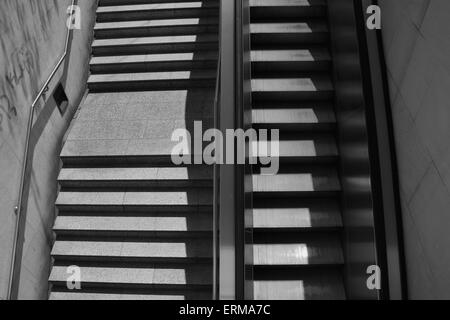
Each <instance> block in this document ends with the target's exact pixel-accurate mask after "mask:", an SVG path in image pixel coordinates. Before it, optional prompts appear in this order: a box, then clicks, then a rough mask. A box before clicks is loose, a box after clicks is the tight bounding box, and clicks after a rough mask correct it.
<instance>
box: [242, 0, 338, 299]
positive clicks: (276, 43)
mask: <svg viewBox="0 0 450 320" xmlns="http://www.w3.org/2000/svg"><path fill="white" fill-rule="evenodd" d="M250 5H251V49H252V53H251V59H252V99H253V106H252V107H253V111H252V118H253V120H252V121H253V127H254V128H256V129H280V171H279V173H278V174H277V175H272V176H269V175H262V174H260V167H258V166H254V168H253V170H254V171H253V196H254V199H253V201H254V217H253V235H254V239H253V240H254V244H253V268H254V298H255V299H257V300H259V299H262V300H264V299H288V300H293V299H344V298H345V290H344V285H343V277H342V270H341V269H342V266H343V263H344V258H343V251H342V245H341V228H342V219H341V213H340V206H339V202H338V199H339V198H338V196H339V192H340V181H339V176H338V172H337V161H338V159H339V152H338V148H337V145H336V140H335V136H336V134H335V128H336V118H335V114H334V110H333V82H332V79H331V70H330V68H331V63H332V58H331V56H330V50H329V35H328V26H327V7H326V0H250Z"/></svg>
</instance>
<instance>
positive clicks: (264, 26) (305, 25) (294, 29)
mask: <svg viewBox="0 0 450 320" xmlns="http://www.w3.org/2000/svg"><path fill="white" fill-rule="evenodd" d="M250 32H251V33H252V34H263V33H282V34H290V33H309V34H312V33H317V32H321V33H324V32H328V27H327V25H326V23H325V22H324V21H307V22H259V23H251V24H250Z"/></svg>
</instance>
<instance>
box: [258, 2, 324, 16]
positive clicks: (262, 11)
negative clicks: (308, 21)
mask: <svg viewBox="0 0 450 320" xmlns="http://www.w3.org/2000/svg"><path fill="white" fill-rule="evenodd" d="M250 7H251V18H252V21H255V20H266V19H270V20H272V19H277V20H278V19H279V20H281V19H295V18H305V17H308V18H313V17H324V16H326V14H327V8H326V1H325V0H250Z"/></svg>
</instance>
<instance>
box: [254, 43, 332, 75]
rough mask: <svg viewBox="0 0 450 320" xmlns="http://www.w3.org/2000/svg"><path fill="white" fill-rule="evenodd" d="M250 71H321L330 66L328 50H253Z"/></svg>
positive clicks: (257, 72)
mask: <svg viewBox="0 0 450 320" xmlns="http://www.w3.org/2000/svg"><path fill="white" fill-rule="evenodd" d="M251 59H252V73H253V74H254V75H255V77H258V74H261V73H266V74H267V73H287V72H295V71H300V72H302V71H323V70H328V69H329V68H330V67H331V56H330V53H329V50H328V49H327V48H324V47H317V48H312V49H291V50H288V49H284V50H253V51H252V52H251Z"/></svg>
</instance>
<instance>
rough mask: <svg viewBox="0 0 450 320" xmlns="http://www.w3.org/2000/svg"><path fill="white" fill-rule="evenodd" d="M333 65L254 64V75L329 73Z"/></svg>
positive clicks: (311, 63)
mask: <svg viewBox="0 0 450 320" xmlns="http://www.w3.org/2000/svg"><path fill="white" fill-rule="evenodd" d="M330 68H331V63H330V62H326V61H311V62H293V61H290V62H252V75H253V76H259V75H261V74H265V75H271V74H274V75H275V74H276V75H280V74H283V73H292V72H310V71H328V70H330Z"/></svg>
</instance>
